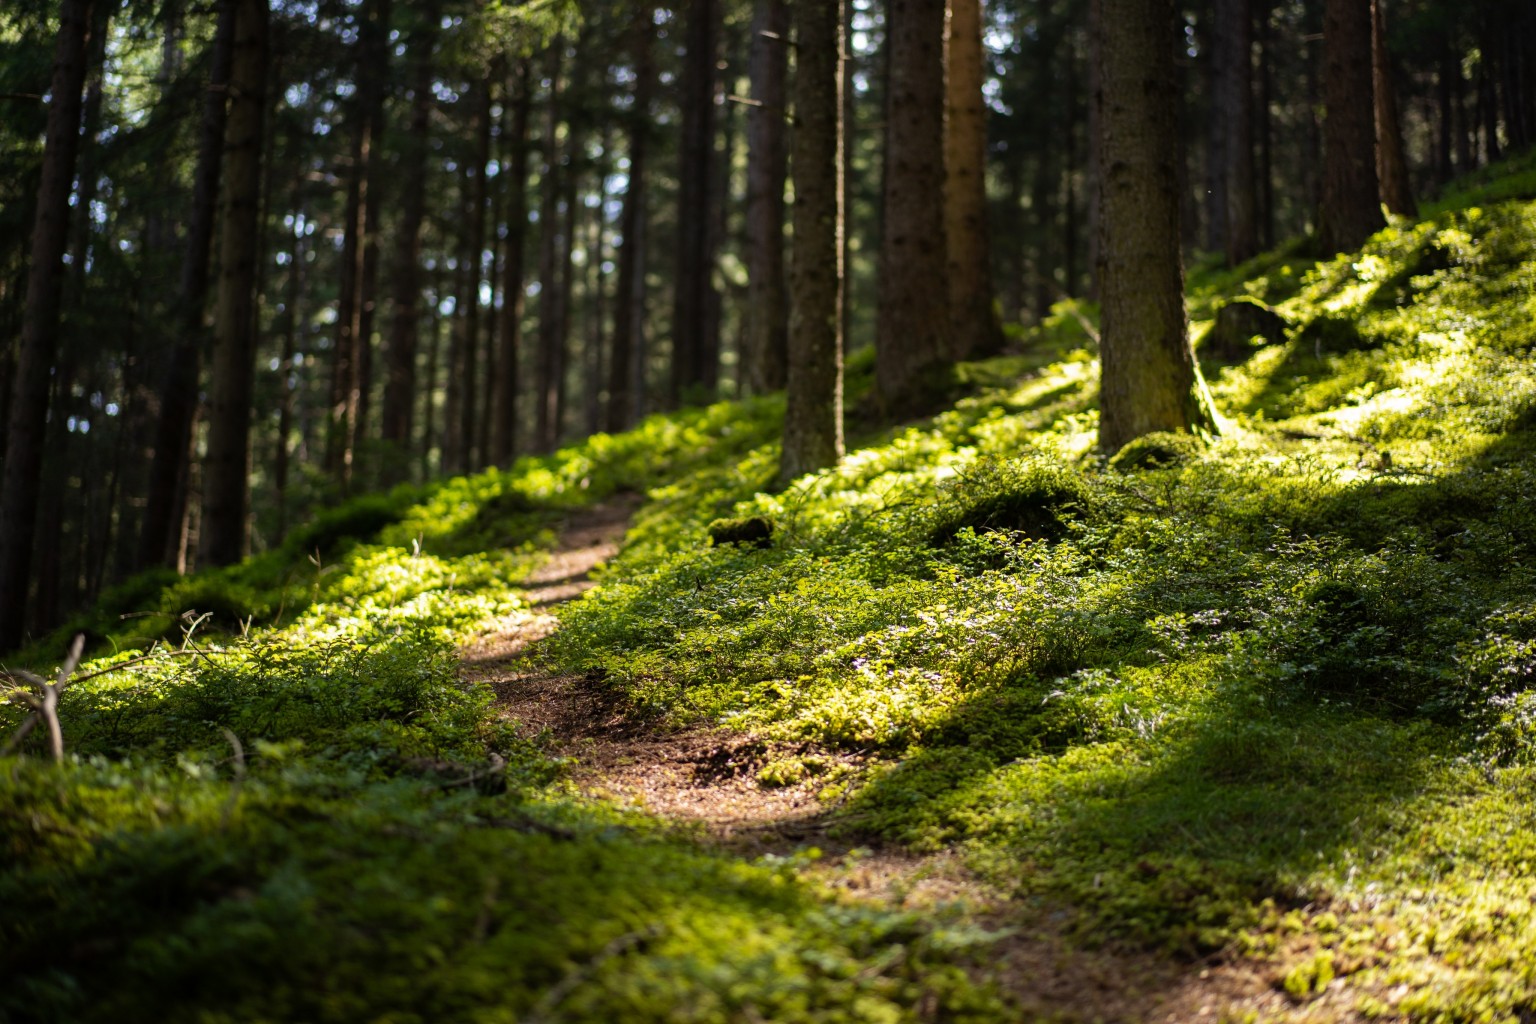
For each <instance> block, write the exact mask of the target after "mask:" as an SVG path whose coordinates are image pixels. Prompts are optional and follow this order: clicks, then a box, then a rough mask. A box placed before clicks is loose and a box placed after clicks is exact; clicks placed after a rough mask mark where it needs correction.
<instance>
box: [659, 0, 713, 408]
mask: <svg viewBox="0 0 1536 1024" xmlns="http://www.w3.org/2000/svg"><path fill="white" fill-rule="evenodd" d="M684 33H685V35H684V39H685V44H684V45H685V49H686V54H685V57H684V62H683V71H682V81H681V87H680V91H679V97H678V102H679V104H680V105H681V107H682V129H681V138H680V140H679V142H678V195H679V196H681V197H682V199H681V201H680V203H679V206H678V218H677V220H678V224H677V273H676V278H675V281H674V288H675V289H676V291H675V294H674V296H673V306H672V375H671V379H670V386H669V389H668V398H669V399H670V401H671V404H672V405H673V406H674V407H676V406H678V405H681V404H684V403H688V402H695V401H698V400H700V399H702V398H704V397H706V396H705V394H704V392H705V390H706V386H707V383H708V381H709V379H710V378H711V376H712V373H711V368H710V367H708V366H707V365H706V359H707V357H708V353H709V352H710V351H711V345H710V343H709V339H708V337H707V335H708V332H709V322H710V294H711V292H712V291H713V289H714V282H713V271H714V267H713V266H712V265H711V259H710V246H709V241H710V214H711V212H712V211H711V209H710V206H709V203H708V202H701V201H700V200H701V199H702V198H704V197H707V196H709V195H710V194H711V192H712V189H713V179H714V177H715V167H714V163H715V62H716V60H717V55H716V51H717V50H718V49H719V45H720V3H719V0H690V3H689V5H688V17H687V23H686V26H685V28H684Z"/></svg>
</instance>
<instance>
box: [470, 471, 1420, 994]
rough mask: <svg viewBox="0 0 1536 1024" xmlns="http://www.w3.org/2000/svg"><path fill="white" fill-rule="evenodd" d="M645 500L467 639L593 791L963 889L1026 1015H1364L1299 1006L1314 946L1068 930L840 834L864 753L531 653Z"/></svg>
mask: <svg viewBox="0 0 1536 1024" xmlns="http://www.w3.org/2000/svg"><path fill="white" fill-rule="evenodd" d="M634 508H635V504H634V503H633V502H622V501H614V502H610V503H606V504H603V505H599V506H597V507H595V508H592V509H590V510H584V511H582V512H580V513H577V514H576V515H574V516H572V518H571V519H570V520H569V521H568V522H567V523H566V524H565V526H564V529H563V530H562V531H561V532H560V540H559V543H558V544H557V546H556V548H555V550H554V552H553V553H552V554H551V557H550V559H549V561H548V562H547V563H546V564H545V565H543V566H542V567H540V568H539V569H538V570H537V571H535V572H534V573H532V574H531V575H530V576H529V578H528V581H527V582H528V584H529V590H528V591H527V595H528V598H529V600H530V603H531V604H532V605H533V608H534V614H533V615H531V616H529V617H526V618H524V619H520V620H518V621H516V622H515V623H510V624H509V625H508V627H507V628H506V629H505V630H504V631H502V632H499V633H496V634H493V635H490V636H487V637H483V638H481V639H480V640H478V641H476V642H475V643H473V644H471V645H469V646H467V647H466V648H464V649H463V650H462V652H461V657H462V662H463V668H464V672H465V675H466V676H468V677H469V678H473V679H481V680H484V681H486V682H487V683H489V684H490V685H491V686H492V687H493V689H494V690H495V692H496V695H497V698H498V707H499V709H500V712H501V714H502V715H504V716H505V717H506V718H508V719H510V720H513V721H515V722H517V723H518V724H519V727H520V728H521V729H522V730H524V731H525V732H526V733H527V734H530V735H539V734H542V735H545V736H546V737H547V738H548V739H549V740H550V741H551V743H552V744H553V746H554V749H555V752H557V753H558V754H560V755H562V756H565V757H568V758H571V759H572V760H573V762H574V765H575V767H574V769H573V780H574V782H575V783H576V785H577V786H578V787H579V788H580V789H581V790H582V792H584V793H586V794H588V795H590V796H594V797H600V798H603V799H608V800H613V801H617V802H619V803H620V804H624V805H628V806H631V807H634V808H636V809H640V810H644V811H646V812H648V813H650V814H654V815H657V816H658V817H661V818H663V819H665V820H668V821H670V822H673V823H675V824H676V825H677V826H678V827H679V828H680V829H682V830H684V831H686V832H689V833H692V834H694V835H696V836H697V838H698V839H699V840H700V841H701V842H705V843H707V844H709V845H711V846H714V847H716V848H720V849H723V850H726V851H728V852H731V853H734V854H738V855H742V856H748V857H756V856H761V855H764V854H777V855H787V854H791V853H794V852H796V851H804V850H806V849H808V848H810V847H815V848H816V849H818V850H820V851H821V857H820V859H819V860H817V861H816V862H815V864H814V866H813V867H811V868H810V869H808V873H809V874H811V875H812V876H814V877H815V878H816V879H817V880H818V881H820V882H821V883H823V884H826V885H828V886H831V887H833V888H836V889H840V890H843V891H845V892H847V893H849V894H850V895H853V896H857V897H860V898H867V899H873V900H876V901H879V902H881V903H883V904H886V905H892V906H902V907H908V908H919V909H921V908H925V907H926V908H934V907H937V906H938V905H940V904H954V903H957V902H958V903H963V904H964V905H965V906H966V907H967V908H969V913H971V914H972V915H973V916H974V918H975V919H976V920H977V921H978V923H980V924H982V925H983V926H985V927H988V928H993V929H1001V930H1005V931H1007V932H1008V934H1007V937H1006V938H1004V939H1002V940H1001V941H1000V942H998V943H997V944H996V946H994V947H992V952H993V956H992V957H991V961H990V964H989V970H988V975H989V976H990V977H993V978H995V979H997V980H998V981H999V982H1000V983H1001V984H1002V985H1003V986H1004V987H1005V988H1006V989H1007V990H1008V991H1009V992H1010V993H1011V994H1012V995H1013V997H1014V998H1015V999H1016V1000H1017V1002H1018V1004H1019V1007H1020V1012H1021V1014H1022V1018H1023V1019H1048V1020H1052V1021H1066V1022H1082V1024H1088V1022H1106V1024H1107V1022H1120V1021H1124V1022H1138V1024H1154V1022H1157V1024H1163V1022H1167V1024H1178V1022H1187V1021H1209V1022H1211V1024H1219V1022H1238V1021H1255V1022H1257V1021H1269V1022H1342V1021H1355V1020H1363V1019H1364V1018H1362V1017H1360V1016H1359V1015H1358V1014H1356V1013H1355V1012H1354V1011H1353V1003H1354V996H1353V995H1352V994H1350V993H1349V992H1347V991H1340V990H1339V987H1338V986H1335V987H1334V989H1333V990H1331V991H1328V992H1325V993H1324V994H1323V996H1322V997H1321V998H1319V999H1316V1000H1314V1001H1312V1002H1309V1003H1305V1004H1300V1005H1297V1004H1295V1003H1293V1002H1292V1001H1291V1000H1290V999H1289V998H1288V997H1287V996H1286V995H1285V994H1284V993H1283V992H1282V991H1281V990H1280V987H1279V984H1278V982H1279V979H1280V978H1281V977H1283V975H1284V967H1283V964H1285V963H1286V962H1288V961H1291V960H1294V959H1296V958H1298V957H1300V956H1303V955H1305V954H1304V952H1300V951H1298V952H1295V953H1294V954H1293V955H1291V956H1282V957H1279V958H1276V960H1275V961H1274V962H1257V961H1253V960H1237V959H1233V960H1216V961H1212V962H1209V963H1189V962H1187V961H1181V960H1177V959H1175V958H1172V957H1168V956H1159V955H1156V954H1152V953H1147V952H1143V951H1125V950H1118V949H1115V948H1101V949H1097V950H1093V949H1086V948H1084V945H1083V943H1082V942H1081V941H1079V940H1074V939H1071V938H1069V937H1068V934H1067V928H1068V925H1069V923H1070V921H1071V917H1072V915H1071V914H1070V913H1068V912H1066V911H1064V910H1062V909H1060V908H1053V907H1051V906H1050V905H1048V904H1042V903H1040V902H1038V901H1032V900H1027V899H1021V898H1011V897H1010V896H1009V894H1008V893H1006V892H1003V891H1000V890H998V889H996V888H993V887H990V886H988V885H986V884H984V883H982V882H980V881H979V880H977V879H976V878H975V877H974V876H972V875H971V874H970V873H969V872H968V871H967V870H966V869H965V868H964V866H963V865H962V864H961V863H960V861H959V858H958V857H957V856H956V855H955V854H953V853H950V852H945V853H941V854H936V855H930V856H915V855H912V854H910V853H907V852H905V851H901V850H895V849H882V848H878V847H876V848H871V846H869V845H867V843H866V844H861V843H860V842H858V841H857V840H850V839H848V838H847V837H841V836H837V835H834V834H832V833H831V832H830V831H829V830H830V826H831V818H832V816H833V815H834V814H835V811H836V808H835V805H834V804H829V803H828V802H827V801H825V800H823V799H822V796H823V793H824V790H825V788H826V784H827V779H828V778H837V777H846V776H847V775H848V774H849V773H858V772H860V771H861V770H862V769H864V768H865V767H866V765H865V761H864V759H863V758H862V757H860V756H858V755H852V754H847V753H841V752H831V751H825V750H812V749H810V748H809V747H806V746H802V745H794V744H783V743H776V742H772V741H767V740H763V739H760V738H758V737H753V736H750V735H743V734H740V733H733V732H729V731H726V730H720V729H707V728H703V729H700V728H695V729H687V730H675V731H665V730H658V729H657V728H656V727H654V726H652V725H649V724H647V723H635V722H633V721H631V720H629V719H627V718H626V717H625V716H624V715H623V714H622V712H621V711H620V710H618V709H616V708H615V707H614V705H613V704H612V702H611V700H610V699H609V697H608V695H607V694H606V693H605V691H604V690H603V688H602V687H601V685H600V684H599V683H598V682H597V681H595V680H591V679H587V678H584V677H582V676H579V675H557V674H550V673H548V672H546V671H543V670H541V669H540V668H539V667H538V666H537V665H535V664H534V663H533V662H532V661H531V659H528V658H526V657H524V654H525V652H526V650H527V648H528V647H529V645H530V644H533V643H535V642H536V641H538V640H540V639H543V638H544V637H547V636H549V635H550V634H551V633H552V632H553V631H554V629H555V628H556V626H557V625H558V620H557V619H556V618H555V617H554V616H553V615H552V614H550V611H551V609H553V608H554V607H555V606H557V605H559V604H562V603H564V602H566V601H570V600H574V599H576V598H578V597H580V596H581V595H582V594H584V593H586V592H587V591H588V590H590V589H592V587H594V586H595V585H596V584H595V582H594V581H593V579H592V572H593V570H594V569H595V568H597V566H599V565H600V564H602V563H603V562H604V561H606V560H607V559H609V558H611V557H612V556H613V555H614V554H615V553H617V551H618V546H619V543H620V542H621V541H622V540H623V537H624V533H625V530H626V529H627V527H628V523H629V517H630V515H631V514H632V512H633V511H634ZM807 759H809V760H810V761H811V762H812V763H815V764H816V766H817V769H818V771H817V774H816V775H814V776H810V777H807V778H805V779H803V780H801V781H797V782H793V783H792V784H780V785H766V784H764V782H763V778H762V776H763V774H764V770H765V769H769V768H770V766H772V765H774V764H783V763H795V762H801V763H803V762H805V761H806V760H807ZM773 781H775V782H783V781H786V780H784V779H782V778H779V779H774V780H773ZM1385 1019H1389V1020H1390V1019H1391V1018H1385Z"/></svg>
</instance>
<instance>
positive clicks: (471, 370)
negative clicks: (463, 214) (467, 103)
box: [457, 81, 495, 473]
mask: <svg viewBox="0 0 1536 1024" xmlns="http://www.w3.org/2000/svg"><path fill="white" fill-rule="evenodd" d="M475 92H476V94H477V95H476V98H475V117H476V119H477V124H476V131H475V140H476V141H475V165H474V177H473V188H472V189H471V190H470V197H469V203H470V207H469V240H468V244H467V245H466V246H465V255H466V256H467V257H468V258H469V291H468V293H467V294H466V295H465V296H464V303H463V308H464V320H463V330H464V338H463V344H462V345H461V347H460V350H459V360H458V365H457V371H458V373H459V375H460V378H459V379H460V380H462V381H463V382H464V388H463V394H462V396H461V398H462V402H461V403H460V407H459V424H458V433H459V456H460V464H459V471H460V472H466V473H467V472H469V471H471V470H473V469H474V466H475V423H476V421H477V419H478V417H477V416H476V413H475V408H476V403H475V398H476V395H475V382H476V380H477V379H478V376H477V375H478V372H479V371H478V367H477V360H476V359H475V356H476V354H477V353H478V352H479V351H480V280H481V277H482V267H481V261H482V260H483V259H484V255H485V215H486V206H487V204H488V203H489V201H490V192H489V189H488V186H487V184H486V177H485V168H486V165H487V164H489V163H490V162H491V86H490V82H489V81H483V82H480V83H478V84H477V85H476V86H475ZM494 269H495V268H494V266H493V267H492V270H493V271H494Z"/></svg>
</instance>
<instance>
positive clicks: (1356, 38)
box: [1318, 0, 1386, 255]
mask: <svg viewBox="0 0 1536 1024" xmlns="http://www.w3.org/2000/svg"><path fill="white" fill-rule="evenodd" d="M1374 97H1375V90H1374V88H1373V87H1372V82H1371V0H1327V2H1326V5H1325V6H1324V8H1323V107H1324V111H1325V116H1324V120H1323V204H1322V210H1321V212H1320V213H1319V216H1318V241H1319V242H1320V244H1321V246H1322V250H1323V252H1324V253H1325V254H1330V255H1331V254H1333V253H1336V252H1345V251H1347V250H1350V249H1356V248H1358V247H1359V246H1360V245H1361V243H1363V242H1364V241H1365V240H1366V239H1367V238H1369V237H1370V236H1371V235H1372V234H1374V233H1375V232H1376V231H1378V230H1380V229H1381V228H1382V226H1383V225H1385V224H1386V221H1385V219H1384V218H1383V217H1382V215H1381V191H1380V188H1379V186H1378V184H1377V178H1376V102H1375V98H1374Z"/></svg>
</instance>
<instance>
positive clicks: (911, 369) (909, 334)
mask: <svg viewBox="0 0 1536 1024" xmlns="http://www.w3.org/2000/svg"><path fill="white" fill-rule="evenodd" d="M944 9H945V3H944V0H890V4H889V7H888V9H887V17H888V26H889V29H888V30H889V38H888V40H887V43H886V46H887V51H888V58H889V63H890V70H889V72H888V74H889V80H888V84H887V96H886V145H885V159H886V168H885V187H884V207H885V211H884V212H885V224H884V231H883V234H882V237H881V243H880V304H879V308H878V310H877V312H876V330H875V384H876V389H877V393H878V395H879V401H880V405H881V407H882V410H883V411H884V413H885V414H886V415H887V416H891V417H898V418H899V417H906V416H910V415H914V414H918V413H921V412H925V411H927V410H928V409H929V408H931V407H932V406H933V405H934V403H935V402H936V401H937V399H938V398H939V394H938V393H937V389H936V388H935V383H936V381H939V380H941V379H944V378H946V377H947V372H946V367H947V366H948V364H949V362H950V359H951V355H952V353H953V352H954V346H953V345H952V344H951V342H950V340H949V339H950V321H949V286H948V282H947V280H946V276H947V273H946V272H947V269H948V267H947V262H948V250H947V247H946V244H945V239H944V204H943V202H941V201H938V200H939V197H942V196H943V194H944Z"/></svg>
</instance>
